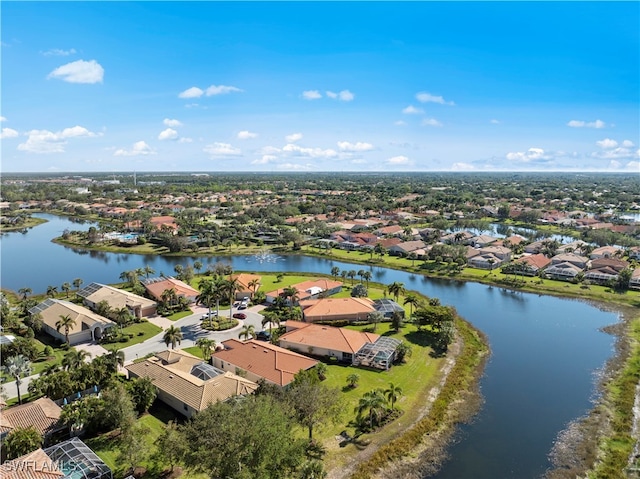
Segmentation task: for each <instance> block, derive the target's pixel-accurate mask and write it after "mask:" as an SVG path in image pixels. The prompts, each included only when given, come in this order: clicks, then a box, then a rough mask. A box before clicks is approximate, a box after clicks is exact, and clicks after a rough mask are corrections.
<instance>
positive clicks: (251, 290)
mask: <svg viewBox="0 0 640 479" xmlns="http://www.w3.org/2000/svg"><path fill="white" fill-rule="evenodd" d="M231 279H235V280H236V282H237V283H238V289H237V291H236V299H242V298H245V297H248V298H253V295H254V294H255V293H256V291H258V289H260V281H261V280H262V276H260V275H257V274H249V273H240V274H234V275H231Z"/></svg>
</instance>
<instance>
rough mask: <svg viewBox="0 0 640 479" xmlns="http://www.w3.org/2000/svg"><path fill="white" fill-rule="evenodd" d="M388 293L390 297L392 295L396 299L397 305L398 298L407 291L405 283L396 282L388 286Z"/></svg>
mask: <svg viewBox="0 0 640 479" xmlns="http://www.w3.org/2000/svg"><path fill="white" fill-rule="evenodd" d="M387 291H388V292H389V294H390V295H392V296H393V297H394V298H395V299H396V303H397V302H398V297H400V295H401V294H404V292H405V291H406V290H405V289H404V283H400V282H399V281H394V282H393V283H391V284H389V285H387Z"/></svg>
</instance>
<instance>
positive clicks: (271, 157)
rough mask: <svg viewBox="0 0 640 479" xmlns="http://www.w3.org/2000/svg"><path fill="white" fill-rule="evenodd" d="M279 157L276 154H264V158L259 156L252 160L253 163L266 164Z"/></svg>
mask: <svg viewBox="0 0 640 479" xmlns="http://www.w3.org/2000/svg"><path fill="white" fill-rule="evenodd" d="M277 159H278V157H277V156H274V155H262V158H257V159H255V160H253V161H252V162H251V164H252V165H266V164H268V163H271V162H272V161H274V160H277Z"/></svg>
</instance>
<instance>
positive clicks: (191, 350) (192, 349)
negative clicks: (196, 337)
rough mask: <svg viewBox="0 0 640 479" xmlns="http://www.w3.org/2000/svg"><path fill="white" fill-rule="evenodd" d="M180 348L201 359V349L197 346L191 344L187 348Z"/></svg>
mask: <svg viewBox="0 0 640 479" xmlns="http://www.w3.org/2000/svg"><path fill="white" fill-rule="evenodd" d="M182 350H183V351H186V352H188V353H189V354H193V355H194V356H197V357H199V358H200V359H203V357H202V350H201V349H200V348H199V347H198V346H191V347H189V348H183V349H182Z"/></svg>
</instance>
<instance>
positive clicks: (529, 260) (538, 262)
mask: <svg viewBox="0 0 640 479" xmlns="http://www.w3.org/2000/svg"><path fill="white" fill-rule="evenodd" d="M516 262H517V263H526V264H528V265H531V266H535V267H536V268H538V269H541V268H544V267H545V266H547V265H548V264H549V263H551V259H550V258H547V257H546V256H545V255H543V254H532V255H531V256H523V257H522V258H519V259H517V260H516Z"/></svg>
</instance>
